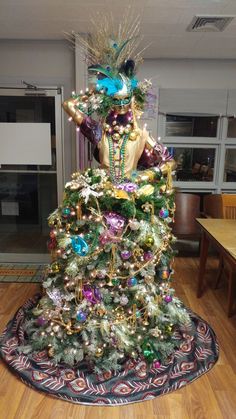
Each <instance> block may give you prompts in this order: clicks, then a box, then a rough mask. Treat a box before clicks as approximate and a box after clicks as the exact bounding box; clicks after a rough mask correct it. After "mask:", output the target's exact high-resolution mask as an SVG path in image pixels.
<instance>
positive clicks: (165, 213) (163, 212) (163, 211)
mask: <svg viewBox="0 0 236 419" xmlns="http://www.w3.org/2000/svg"><path fill="white" fill-rule="evenodd" d="M168 215H169V211H168V209H166V208H162V209H161V210H160V211H159V217H161V218H167V217H168Z"/></svg>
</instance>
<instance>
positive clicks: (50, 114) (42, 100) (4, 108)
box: [0, 96, 56, 171]
mask: <svg viewBox="0 0 236 419" xmlns="http://www.w3.org/2000/svg"><path fill="white" fill-rule="evenodd" d="M0 122H47V123H50V126H51V150H52V165H51V166H50V165H46V166H45V165H41V166H35V165H9V164H8V165H6V164H3V165H1V168H0V170H50V171H51V170H53V171H55V170H56V137H55V98H54V97H53V96H42V97H41V96H0Z"/></svg>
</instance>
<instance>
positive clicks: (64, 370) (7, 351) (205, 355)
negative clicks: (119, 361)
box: [0, 296, 219, 406]
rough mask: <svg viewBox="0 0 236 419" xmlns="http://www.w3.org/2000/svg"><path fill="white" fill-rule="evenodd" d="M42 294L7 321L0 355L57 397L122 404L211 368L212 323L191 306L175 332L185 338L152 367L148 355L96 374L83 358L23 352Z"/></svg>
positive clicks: (214, 344)
mask: <svg viewBox="0 0 236 419" xmlns="http://www.w3.org/2000/svg"><path fill="white" fill-rule="evenodd" d="M38 299H39V296H35V297H34V298H33V299H30V300H28V301H27V302H26V303H25V304H24V306H22V307H21V308H20V309H19V310H18V311H17V313H16V314H15V316H14V318H13V319H12V320H11V321H10V322H9V323H8V325H7V327H6V329H5V330H4V332H3V334H2V336H1V337H0V355H1V357H2V358H3V360H4V361H5V362H6V363H7V365H8V366H9V368H10V369H11V370H12V371H13V372H15V373H16V374H17V375H18V376H19V377H20V378H21V380H22V381H23V382H24V383H25V384H27V385H29V386H30V387H32V388H35V389H37V390H39V391H42V392H44V393H47V394H49V395H51V396H54V397H57V398H59V399H63V400H67V401H70V402H73V403H81V404H89V405H101V404H103V405H109V406H114V405H123V404H129V403H135V402H142V401H144V400H149V399H153V398H154V397H157V396H161V395H163V394H167V393H170V392H171V391H174V390H177V389H179V388H181V387H183V386H185V385H187V384H189V383H191V382H192V381H194V380H196V379H197V378H199V377H200V376H201V375H203V374H205V373H206V372H207V371H209V370H210V369H211V368H212V367H213V365H214V364H215V363H216V361H217V359H218V355H219V351H218V344H217V340H216V336H215V334H214V331H213V330H212V329H211V327H210V326H209V325H208V324H207V323H206V322H205V321H204V320H202V319H201V318H200V317H198V316H197V315H196V314H195V313H193V312H191V311H190V310H188V311H189V314H190V317H191V323H189V325H187V326H185V327H184V328H182V329H181V330H179V331H178V333H176V338H177V339H183V338H184V342H183V343H182V344H181V345H180V347H179V349H178V350H176V351H175V352H174V353H173V354H172V356H171V357H170V358H169V360H168V362H167V363H166V364H165V365H161V366H160V367H159V368H158V369H153V368H151V369H150V368H149V367H148V365H147V364H146V362H145V360H142V359H140V360H139V361H137V362H134V361H130V360H129V361H126V362H124V364H123V365H122V370H121V371H120V372H117V373H114V372H111V371H109V372H106V373H104V374H100V375H99V374H94V372H93V369H92V366H91V365H89V364H88V363H84V362H82V363H81V362H80V363H78V364H77V365H76V366H75V367H73V368H71V367H68V366H67V365H65V364H58V365H55V364H53V363H52V361H51V360H50V358H48V356H47V353H46V351H41V352H37V353H35V354H34V355H32V354H31V355H27V356H26V355H23V354H19V353H18V352H17V347H18V346H19V345H22V344H24V343H26V342H25V336H24V333H23V330H22V324H23V322H24V318H25V315H26V312H27V311H28V310H30V309H31V308H32V307H34V306H35V305H36V304H37V301H38Z"/></svg>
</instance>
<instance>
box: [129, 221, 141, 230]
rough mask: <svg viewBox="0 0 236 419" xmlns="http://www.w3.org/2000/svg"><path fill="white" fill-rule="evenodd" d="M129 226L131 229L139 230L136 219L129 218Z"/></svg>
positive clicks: (138, 223)
mask: <svg viewBox="0 0 236 419" xmlns="http://www.w3.org/2000/svg"><path fill="white" fill-rule="evenodd" d="M129 227H130V228H131V230H134V231H136V230H139V228H140V222H139V221H138V220H135V219H134V220H130V221H129Z"/></svg>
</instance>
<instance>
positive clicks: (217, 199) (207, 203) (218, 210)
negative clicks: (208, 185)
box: [202, 194, 224, 218]
mask: <svg viewBox="0 0 236 419" xmlns="http://www.w3.org/2000/svg"><path fill="white" fill-rule="evenodd" d="M202 215H203V217H205V218H224V217H223V206H222V195H221V194H214V195H213V194H211V195H205V196H204V198H203V214H202Z"/></svg>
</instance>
